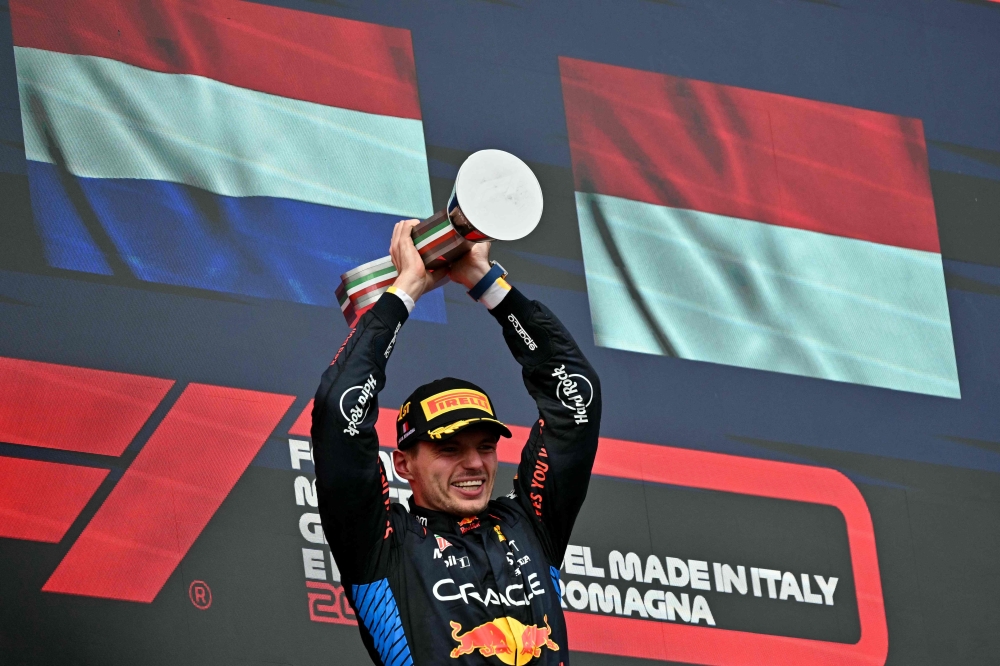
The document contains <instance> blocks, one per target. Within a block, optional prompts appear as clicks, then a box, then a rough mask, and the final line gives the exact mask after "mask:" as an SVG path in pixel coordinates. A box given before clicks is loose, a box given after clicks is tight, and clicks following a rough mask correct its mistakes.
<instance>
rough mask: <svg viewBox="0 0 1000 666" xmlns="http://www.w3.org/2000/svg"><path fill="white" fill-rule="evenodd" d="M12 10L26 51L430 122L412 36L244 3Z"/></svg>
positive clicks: (37, 1)
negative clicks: (423, 116) (424, 114)
mask: <svg viewBox="0 0 1000 666" xmlns="http://www.w3.org/2000/svg"><path fill="white" fill-rule="evenodd" d="M10 14H11V23H12V28H13V34H14V44H15V45H16V46H25V47H31V48H37V49H45V50H47V51H58V52H61V53H73V54H79V55H89V56H98V57H101V58H110V59H112V60H118V61H120V62H124V63H128V64H130V65H135V66H136V67H142V68H144V69H149V70H153V71H156V72H164V73H168V74H194V75H197V76H204V77H206V78H210V79H214V80H216V81H221V82H223V83H228V84H231V85H234V86H238V87H240V88H247V89H249V90H257V91H260V92H265V93H270V94H272V95H278V96H279V97H290V98H292V99H299V100H304V101H306V102H315V103H316V104H323V105H326V106H336V107H340V108H342V109H352V110H355V111H364V112H366V113H377V114H380V115H386V116H396V117H398V118H413V119H416V120H419V119H420V99H419V97H418V95H417V81H416V66H415V64H414V60H413V48H412V45H411V42H410V31H409V30H404V29H401V28H389V27H385V26H381V25H375V24H372V23H362V22H359V21H351V20H349V19H342V18H335V17H332V16H323V15H321V14H315V13H311V12H300V11H294V10H290V9H284V8H280V7H269V6H267V5H262V4H257V3H252V2H236V1H235V0H160V1H159V2H121V1H120V0H74V1H73V2H66V0H31V1H30V2H27V1H25V0H13V1H12V2H11V3H10ZM53 23H58V24H60V25H59V29H58V30H53V29H52V25H53Z"/></svg>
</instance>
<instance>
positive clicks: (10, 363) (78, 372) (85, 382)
mask: <svg viewBox="0 0 1000 666" xmlns="http://www.w3.org/2000/svg"><path fill="white" fill-rule="evenodd" d="M173 383H174V382H173V381H171V380H168V379H157V378H155V377H143V376H141V375H128V374H124V373H121V372H109V371H107V370H90V369H88V368H74V367H72V366H67V365H56V364H53V363H40V362H37V361H23V360H20V359H14V358H4V357H0V441H3V442H9V443H11V444H25V445H28V446H41V447H45V448H48V449H63V450H65V451H80V452H83V453H96V454H99V455H105V456H120V455H121V454H122V452H123V451H125V448H126V447H127V446H128V445H129V443H130V442H131V441H132V439H133V438H134V437H135V436H136V434H137V433H138V432H139V429H140V428H142V426H143V424H144V423H145V422H146V420H147V419H149V416H150V414H152V413H153V410H154V409H156V406H157V405H158V404H160V401H161V400H163V396H165V395H166V394H167V391H169V390H170V387H171V386H172V385H173Z"/></svg>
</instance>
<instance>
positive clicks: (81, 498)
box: [0, 457, 108, 543]
mask: <svg viewBox="0 0 1000 666" xmlns="http://www.w3.org/2000/svg"><path fill="white" fill-rule="evenodd" d="M107 475H108V470H106V469H97V468H95V467H79V466H77V465H64V464H62V463H52V462H42V461H40V460H25V459H22V458H7V457H0V537H7V538H10V539H25V540H27V541H44V542H47V543H58V542H59V541H60V540H61V539H62V538H63V536H64V535H65V534H66V530H68V529H69V528H70V526H71V525H72V524H73V521H74V520H76V517H77V516H79V515H80V512H81V511H83V507H84V506H86V504H87V502H88V501H89V500H90V498H91V497H93V496H94V493H95V492H97V488H98V486H100V485H101V482H102V481H103V480H104V477H106V476H107Z"/></svg>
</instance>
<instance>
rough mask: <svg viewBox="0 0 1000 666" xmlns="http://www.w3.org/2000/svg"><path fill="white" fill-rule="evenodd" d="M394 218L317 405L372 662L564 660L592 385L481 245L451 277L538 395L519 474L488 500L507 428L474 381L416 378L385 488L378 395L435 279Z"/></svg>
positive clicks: (592, 417) (560, 335) (330, 498)
mask: <svg viewBox="0 0 1000 666" xmlns="http://www.w3.org/2000/svg"><path fill="white" fill-rule="evenodd" d="M416 224H417V221H416V220H408V221H404V222H400V223H398V224H397V225H396V227H395V229H394V230H393V236H392V241H391V246H390V255H391V257H392V261H393V264H394V265H395V266H396V269H397V271H398V272H399V277H398V278H397V279H396V280H395V282H394V284H393V286H392V287H390V289H389V291H388V292H386V293H385V294H384V295H383V296H382V297H381V298H380V299H379V300H378V302H377V303H376V304H375V306H374V307H373V308H372V309H371V310H369V311H368V312H367V313H365V314H364V316H362V317H361V319H360V320H359V321H358V324H357V326H356V327H355V329H354V330H353V331H352V332H351V333H350V335H348V337H347V340H346V341H345V342H344V344H343V346H342V347H341V348H340V351H338V353H337V356H336V357H335V358H334V360H333V363H332V364H331V366H330V368H329V369H328V370H327V371H326V372H325V373H324V374H323V379H322V382H321V383H320V387H319V390H318V391H317V393H316V401H315V407H314V409H313V427H312V437H313V446H314V459H315V462H316V489H317V491H318V499H319V511H320V515H321V517H322V521H323V529H324V531H325V533H326V536H327V538H328V540H329V543H330V548H331V549H332V551H333V556H334V558H335V559H336V561H337V565H338V568H339V569H340V572H341V578H342V581H343V583H344V589H345V591H346V593H347V594H348V598H349V599H350V602H351V604H352V606H353V607H354V610H355V613H356V614H357V617H358V620H359V622H358V624H359V627H360V630H361V637H362V640H363V641H364V644H365V647H366V648H367V649H368V653H369V654H370V655H371V658H372V660H373V661H374V662H375V663H376V664H383V665H385V666H390V665H391V666H403V665H406V664H416V665H417V666H422V665H425V664H456V666H460V665H463V664H529V663H530V664H533V665H535V664H538V665H542V664H551V665H552V666H557V665H563V666H566V665H568V664H569V648H568V645H567V640H566V624H565V621H564V619H563V612H562V603H561V594H560V589H559V588H560V585H559V566H560V564H561V562H562V559H563V553H564V551H565V549H566V545H567V542H568V540H569V536H570V532H571V530H572V528H573V523H574V521H575V520H576V516H577V513H578V512H579V510H580V506H581V505H582V504H583V500H584V497H585V496H586V494H587V485H588V483H589V479H590V471H591V468H592V466H593V463H594V456H595V455H596V453H597V436H598V429H599V425H600V418H601V393H600V383H599V382H598V379H597V375H596V374H595V373H594V370H593V368H591V367H590V364H589V363H588V362H587V360H586V359H585V358H584V357H583V354H582V353H581V352H580V349H579V347H577V345H576V343H575V342H574V341H573V338H572V337H571V336H570V334H569V333H568V332H567V331H566V329H565V328H564V327H563V326H562V324H561V323H560V322H559V320H558V319H556V317H555V315H553V314H552V312H551V311H549V310H548V308H546V307H545V306H544V305H542V304H541V303H538V302H537V301H530V300H528V299H527V298H526V297H525V296H524V295H522V294H521V293H520V292H519V291H518V290H517V289H515V288H513V287H511V286H510V285H509V284H508V283H507V282H506V281H505V280H504V279H503V277H502V275H503V270H502V269H501V268H500V267H499V265H498V264H495V263H493V264H492V265H491V263H490V262H489V261H488V256H489V246H488V244H486V243H481V244H477V245H476V246H474V248H473V249H472V251H470V252H469V253H468V254H466V255H465V256H464V257H463V258H462V259H460V260H459V261H457V262H455V263H454V264H453V265H452V266H451V268H450V269H449V272H448V275H449V277H450V278H451V279H452V280H454V281H455V282H458V283H461V284H463V285H465V286H466V287H467V288H468V289H469V295H470V296H472V297H473V298H474V299H476V300H478V301H479V302H480V303H482V304H484V305H485V306H486V308H487V309H488V310H489V312H490V314H491V315H493V317H494V318H495V319H496V320H497V322H499V323H500V326H501V328H502V329H503V338H504V341H505V342H506V343H507V347H508V348H509V349H510V351H511V353H512V354H513V355H514V360H516V361H517V362H518V363H520V364H521V368H522V376H523V378H524V385H525V387H526V388H527V389H528V393H529V394H531V397H532V398H534V400H535V402H536V404H537V405H538V412H539V415H538V420H537V421H535V423H534V425H533V426H532V427H531V432H530V435H529V437H528V440H527V443H526V444H525V445H524V448H523V450H522V452H521V461H520V464H519V466H518V470H517V476H516V477H515V481H514V488H513V490H511V492H510V493H509V494H508V495H506V496H505V497H501V498H500V499H497V500H491V499H490V497H491V494H492V491H493V483H494V480H495V478H496V471H497V442H498V441H499V439H500V437H510V436H511V433H510V431H509V430H508V429H507V427H506V426H505V425H504V424H503V423H502V422H501V421H500V420H498V418H497V416H498V415H497V414H496V412H495V410H494V407H493V402H492V401H491V400H490V399H489V397H488V396H487V395H486V392H485V391H483V389H481V388H480V387H478V386H476V385H474V384H471V383H469V382H466V381H461V380H458V379H453V378H445V379H439V380H437V381H434V382H431V383H430V384H426V385H424V386H421V387H419V388H417V389H416V390H415V391H414V392H413V394H412V395H411V396H410V398H409V399H407V400H406V402H404V403H403V405H402V407H401V408H400V411H399V415H398V419H397V421H396V435H397V441H396V445H397V447H398V450H397V451H394V452H393V465H394V468H395V472H396V474H398V475H399V476H400V477H401V478H403V479H406V480H407V481H409V482H410V486H411V489H412V491H413V496H412V498H411V499H410V502H411V507H410V511H409V512H407V511H406V509H405V508H404V507H403V506H402V505H400V504H396V503H390V502H389V486H388V483H387V482H386V475H385V470H384V469H383V468H382V466H381V462H380V458H379V455H378V447H379V442H378V436H377V435H376V432H375V421H376V419H377V416H378V412H379V410H378V393H379V391H381V390H382V388H383V387H384V386H385V381H386V379H385V368H386V364H387V362H388V360H389V356H390V355H391V353H392V350H393V347H394V345H395V342H396V336H397V335H398V334H399V331H400V328H401V327H402V325H403V324H404V322H406V319H407V316H408V315H409V312H410V311H411V310H412V309H413V306H414V304H415V302H416V301H417V300H418V299H419V298H420V296H421V295H422V294H423V293H424V292H425V291H427V290H428V289H429V288H431V287H432V286H433V285H434V284H435V277H434V275H432V274H431V273H430V272H428V271H427V270H426V269H425V268H424V265H423V262H422V261H421V258H420V255H419V254H418V252H417V250H416V248H415V247H414V245H413V241H412V239H411V237H410V232H411V230H412V228H413V227H414V226H415V225H416Z"/></svg>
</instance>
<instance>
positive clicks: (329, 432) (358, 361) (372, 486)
mask: <svg viewBox="0 0 1000 666" xmlns="http://www.w3.org/2000/svg"><path fill="white" fill-rule="evenodd" d="M417 224H418V221H417V220H406V221H404V222H400V223H398V224H397V225H396V227H395V229H394V230H393V233H392V241H391V243H390V246H389V254H390V256H391V257H392V262H393V264H394V265H395V267H396V270H397V271H398V272H399V277H398V278H397V279H396V281H395V282H394V283H393V286H392V287H391V288H390V289H389V293H385V294H383V295H382V297H381V298H380V299H379V300H378V303H376V304H375V307H373V308H372V309H371V310H369V311H368V312H366V313H365V314H364V316H363V317H361V319H360V320H359V321H358V325H357V327H355V329H354V330H353V331H351V334H350V335H348V336H347V340H346V341H345V342H344V344H343V346H342V347H341V348H340V351H338V352H337V356H336V357H334V359H333V363H332V364H331V365H330V367H329V368H328V369H327V370H326V372H324V373H323V379H322V381H321V382H320V385H319V390H318V391H316V401H315V403H314V405H313V426H312V439H313V458H314V459H315V461H316V491H317V495H318V499H319V514H320V518H322V520H323V531H324V532H325V533H326V537H327V540H328V541H329V542H330V549H331V550H332V551H333V556H334V557H335V558H336V560H337V566H338V567H339V568H340V572H341V574H342V575H343V576H344V579H345V580H348V581H351V582H362V583H363V582H367V581H368V580H369V579H372V578H373V575H374V572H376V571H379V570H380V567H381V565H382V564H383V558H384V557H385V556H386V554H387V549H385V548H382V546H383V545H385V544H387V543H390V538H391V537H392V525H391V522H390V519H389V484H388V483H387V482H386V476H385V470H384V469H383V468H382V463H381V461H380V460H379V456H378V435H377V434H376V433H375V421H377V420H378V394H379V391H381V390H382V388H383V387H384V386H385V366H386V363H387V362H388V361H389V356H390V355H391V354H392V348H393V346H394V345H395V343H396V335H397V334H398V333H399V330H400V329H401V328H402V326H403V323H404V322H405V321H406V319H407V317H408V316H409V312H410V310H411V309H413V306H414V303H415V301H416V300H417V299H418V298H420V296H421V294H423V293H424V291H426V290H427V289H430V288H433V286H434V284H435V283H436V281H435V279H434V276H433V275H432V274H431V273H429V272H427V270H426V269H425V268H424V264H423V261H422V260H421V258H420V254H419V253H418V252H417V249H416V248H415V247H414V245H413V239H412V238H411V236H410V232H411V231H412V230H413V227H414V226H416V225H417ZM393 444H395V442H393Z"/></svg>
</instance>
